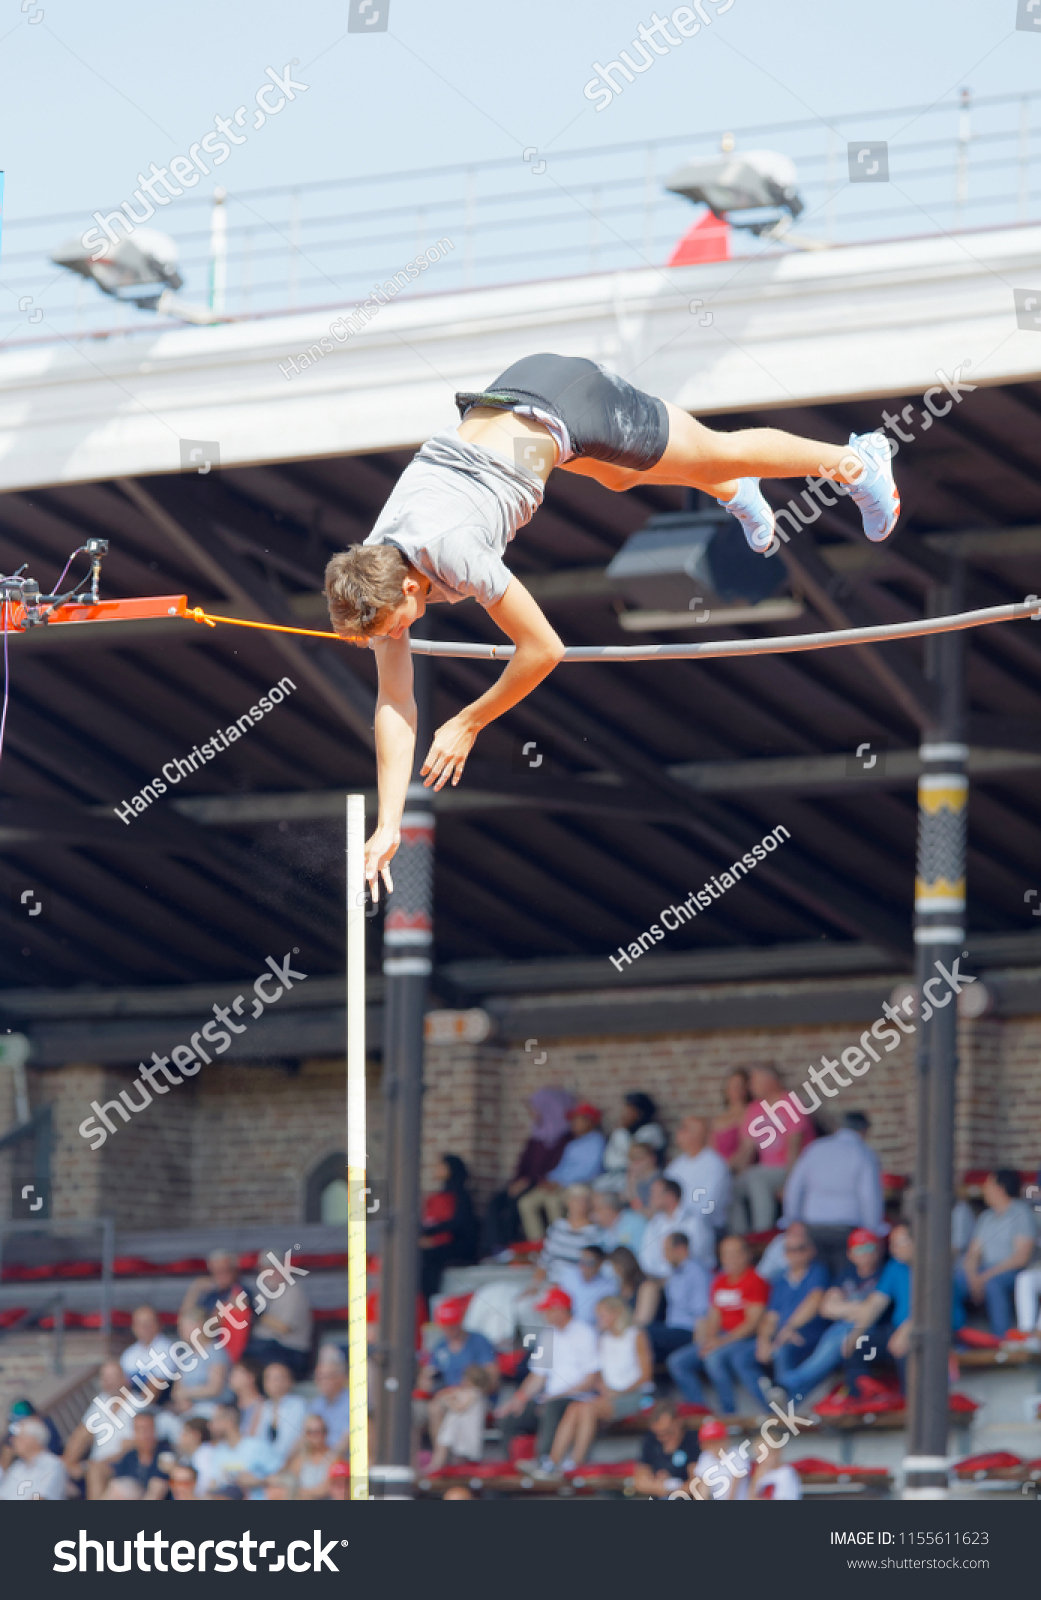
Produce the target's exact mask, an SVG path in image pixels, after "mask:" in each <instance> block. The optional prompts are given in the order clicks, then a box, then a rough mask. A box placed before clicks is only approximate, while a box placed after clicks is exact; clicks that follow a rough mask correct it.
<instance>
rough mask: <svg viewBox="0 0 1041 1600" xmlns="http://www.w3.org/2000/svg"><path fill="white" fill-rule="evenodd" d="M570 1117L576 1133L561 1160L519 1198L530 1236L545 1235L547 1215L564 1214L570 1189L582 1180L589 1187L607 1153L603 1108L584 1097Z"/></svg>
mask: <svg viewBox="0 0 1041 1600" xmlns="http://www.w3.org/2000/svg"><path fill="white" fill-rule="evenodd" d="M567 1119H568V1123H569V1125H570V1127H571V1134H572V1137H571V1139H570V1140H569V1141H568V1143H567V1144H566V1145H565V1146H564V1153H563V1155H562V1156H561V1158H560V1160H559V1161H558V1162H557V1164H556V1166H555V1167H552V1168H551V1169H550V1171H549V1172H547V1174H546V1176H545V1178H544V1179H543V1181H542V1183H540V1184H539V1186H538V1188H536V1189H530V1190H529V1191H528V1193H527V1194H525V1195H522V1196H521V1198H520V1199H519V1200H518V1202H517V1209H518V1210H519V1211H520V1215H521V1222H522V1223H523V1224H524V1235H525V1238H527V1239H541V1238H542V1237H543V1232H542V1230H543V1222H542V1218H543V1216H545V1217H546V1219H547V1220H548V1222H549V1223H550V1225H552V1224H553V1223H554V1222H556V1221H558V1220H559V1219H560V1218H561V1217H562V1216H563V1214H564V1208H565V1206H566V1204H567V1191H568V1190H569V1189H572V1188H574V1187H575V1186H576V1185H578V1184H582V1185H584V1186H586V1187H588V1186H589V1184H591V1183H592V1181H593V1179H594V1178H595V1177H597V1176H598V1174H599V1172H600V1166H601V1162H602V1160H603V1154H604V1136H603V1134H602V1133H601V1132H600V1126H599V1125H600V1112H599V1111H598V1110H597V1108H596V1106H593V1105H590V1104H589V1101H588V1100H583V1101H582V1104H581V1105H577V1106H572V1107H571V1109H570V1111H569V1112H568V1113H567Z"/></svg>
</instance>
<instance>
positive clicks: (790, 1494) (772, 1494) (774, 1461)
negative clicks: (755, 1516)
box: [748, 1438, 802, 1500]
mask: <svg viewBox="0 0 1041 1600" xmlns="http://www.w3.org/2000/svg"><path fill="white" fill-rule="evenodd" d="M764 1451H765V1454H763V1452H764ZM783 1451H784V1441H782V1442H781V1443H780V1444H772V1443H771V1442H770V1440H769V1439H767V1438H763V1439H762V1441H761V1442H760V1443H759V1444H758V1445H757V1446H756V1460H755V1466H754V1467H753V1468H752V1476H751V1478H750V1479H749V1480H748V1498H749V1500H801V1499H802V1479H801V1478H800V1477H799V1474H798V1473H797V1472H796V1470H795V1468H794V1467H789V1466H788V1465H787V1464H786V1463H785V1462H784V1461H783V1460H782V1459H781V1457H782V1453H783Z"/></svg>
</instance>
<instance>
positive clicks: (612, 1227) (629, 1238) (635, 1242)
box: [591, 1189, 647, 1255]
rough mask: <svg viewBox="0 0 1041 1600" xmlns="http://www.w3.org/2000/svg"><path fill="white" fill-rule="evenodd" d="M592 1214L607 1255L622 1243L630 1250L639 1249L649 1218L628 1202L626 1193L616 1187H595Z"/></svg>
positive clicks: (602, 1246) (601, 1244) (600, 1241)
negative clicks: (616, 1189)
mask: <svg viewBox="0 0 1041 1600" xmlns="http://www.w3.org/2000/svg"><path fill="white" fill-rule="evenodd" d="M591 1215H592V1218H593V1221H594V1222H595V1223H596V1225H597V1227H598V1228H599V1229H600V1239H599V1244H600V1246H601V1248H602V1250H603V1251H604V1254H605V1255H610V1254H611V1251H612V1250H616V1249H617V1248H618V1246H619V1245H620V1244H622V1245H625V1246H626V1247H627V1248H628V1249H629V1250H634V1251H635V1250H639V1248H640V1240H641V1239H642V1238H643V1230H644V1228H646V1226H647V1219H646V1217H641V1216H638V1215H637V1214H636V1212H635V1211H633V1210H632V1209H631V1207H629V1206H628V1205H627V1204H626V1199H625V1195H624V1194H619V1193H617V1191H615V1190H614V1189H594V1190H593V1208H592V1213H591Z"/></svg>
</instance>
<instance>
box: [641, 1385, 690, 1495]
mask: <svg viewBox="0 0 1041 1600" xmlns="http://www.w3.org/2000/svg"><path fill="white" fill-rule="evenodd" d="M699 1453H700V1446H699V1444H698V1436H697V1433H696V1432H695V1431H694V1429H693V1428H691V1427H690V1426H689V1425H688V1423H687V1422H686V1421H685V1420H684V1419H683V1418H681V1417H680V1416H679V1415H678V1414H677V1411H676V1401H675V1400H659V1401H658V1404H657V1405H656V1406H655V1408H654V1410H653V1411H652V1412H651V1414H650V1419H649V1426H648V1430H647V1432H646V1433H645V1434H644V1436H643V1443H642V1444H641V1446H640V1459H639V1461H638V1462H637V1463H636V1471H635V1473H634V1474H633V1488H634V1489H635V1491H636V1493H637V1494H638V1495H653V1496H654V1497H655V1498H656V1499H658V1500H663V1499H664V1498H665V1497H666V1495H669V1494H671V1493H672V1491H673V1490H674V1489H682V1487H683V1485H684V1484H685V1483H686V1481H687V1474H688V1472H689V1471H690V1468H691V1467H692V1466H693V1465H694V1464H695V1462H696V1461H697V1459H698V1455H699Z"/></svg>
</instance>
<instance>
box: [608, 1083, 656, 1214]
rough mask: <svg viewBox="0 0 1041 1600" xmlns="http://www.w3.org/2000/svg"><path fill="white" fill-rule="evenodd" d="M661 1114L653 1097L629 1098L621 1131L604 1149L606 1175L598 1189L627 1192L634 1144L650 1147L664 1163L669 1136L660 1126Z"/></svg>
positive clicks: (615, 1132)
mask: <svg viewBox="0 0 1041 1600" xmlns="http://www.w3.org/2000/svg"><path fill="white" fill-rule="evenodd" d="M657 1116H658V1110H657V1107H656V1106H655V1104H654V1101H653V1100H652V1099H651V1097H650V1095H649V1094H642V1093H641V1092H640V1090H636V1091H635V1092H634V1093H632V1094H627V1095H626V1097H625V1104H624V1105H623V1107H622V1115H621V1119H620V1121H619V1124H618V1127H617V1128H615V1130H614V1132H613V1133H612V1134H611V1137H610V1138H609V1139H608V1141H607V1144H606V1146H605V1147H604V1160H603V1172H602V1173H601V1174H600V1176H599V1178H597V1179H596V1183H595V1187H596V1188H597V1189H608V1190H615V1191H616V1192H617V1193H618V1194H623V1193H624V1192H625V1187H626V1184H627V1182H628V1178H629V1151H630V1149H631V1147H632V1145H633V1144H634V1143H636V1144H646V1145H649V1146H650V1148H651V1149H652V1150H653V1151H654V1152H655V1156H656V1159H658V1160H660V1159H661V1154H662V1151H663V1150H664V1149H665V1134H664V1133H663V1132H662V1129H661V1128H660V1126H659V1125H658V1122H657Z"/></svg>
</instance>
